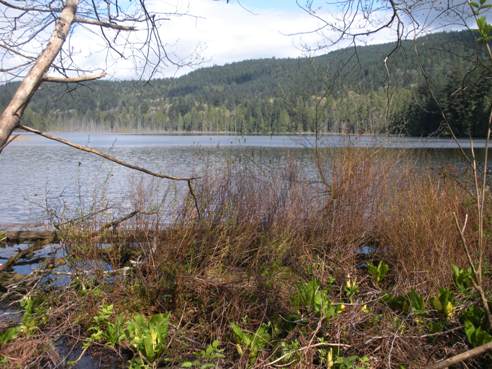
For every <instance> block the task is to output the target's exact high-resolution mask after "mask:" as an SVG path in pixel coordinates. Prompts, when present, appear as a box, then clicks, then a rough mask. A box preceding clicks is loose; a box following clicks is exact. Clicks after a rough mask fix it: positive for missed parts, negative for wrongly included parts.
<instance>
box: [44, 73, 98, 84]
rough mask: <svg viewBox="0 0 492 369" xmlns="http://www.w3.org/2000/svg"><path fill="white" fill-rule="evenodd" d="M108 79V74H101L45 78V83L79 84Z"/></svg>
mask: <svg viewBox="0 0 492 369" xmlns="http://www.w3.org/2000/svg"><path fill="white" fill-rule="evenodd" d="M104 77H106V72H99V73H93V74H86V75H82V76H76V77H57V76H44V77H43V81H44V82H55V83H78V82H86V81H94V80H96V79H101V78H104Z"/></svg>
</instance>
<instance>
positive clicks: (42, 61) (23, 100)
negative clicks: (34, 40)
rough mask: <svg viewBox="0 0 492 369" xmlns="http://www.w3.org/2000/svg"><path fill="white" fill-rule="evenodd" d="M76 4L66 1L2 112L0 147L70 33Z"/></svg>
mask: <svg viewBox="0 0 492 369" xmlns="http://www.w3.org/2000/svg"><path fill="white" fill-rule="evenodd" d="M0 3H2V4H4V5H7V6H8V4H5V2H4V1H3V0H0ZM78 4H79V0H67V1H66V2H65V6H64V7H63V10H62V12H61V13H60V16H59V18H58V20H57V21H56V25H55V29H54V30H53V32H52V34H51V37H50V39H49V42H48V44H47V46H46V48H45V49H44V50H43V51H42V53H41V55H40V56H39V57H38V59H37V60H36V62H35V63H34V66H33V67H32V68H31V70H30V71H29V73H28V74H27V76H26V77H25V78H24V79H23V80H22V82H21V84H20V86H19V87H18V88H17V91H16V92H15V94H14V96H13V97H12V99H11V100H10V102H9V104H8V105H7V107H6V108H5V110H4V111H3V112H2V115H1V116H0V147H1V146H3V145H5V143H6V142H7V140H8V139H9V137H10V135H11V134H12V131H13V130H14V129H15V128H16V127H17V125H18V124H19V121H20V118H21V116H22V113H23V112H24V109H25V108H26V106H27V104H28V103H29V101H30V100H31V97H32V96H33V95H34V93H35V92H36V90H37V88H38V87H39V85H40V84H41V82H42V81H43V76H44V75H45V74H46V72H47V71H48V69H49V68H50V66H51V64H52V63H53V61H54V60H55V58H56V56H57V55H58V53H59V52H60V50H61V48H62V46H63V43H64V42H65V39H66V38H67V35H68V34H69V32H70V27H71V25H72V22H73V20H74V18H75V13H76V12H77V6H78Z"/></svg>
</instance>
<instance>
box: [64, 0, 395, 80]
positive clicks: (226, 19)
mask: <svg viewBox="0 0 492 369" xmlns="http://www.w3.org/2000/svg"><path fill="white" fill-rule="evenodd" d="M149 8H150V9H151V10H152V11H155V12H160V13H172V12H176V13H179V14H181V15H175V16H171V17H170V20H169V21H166V22H164V23H162V26H161V29H160V31H161V34H162V36H163V39H164V40H165V42H166V44H167V45H168V48H167V50H168V52H169V53H170V55H171V57H172V58H174V59H177V60H181V59H184V60H187V59H189V58H191V59H192V58H193V55H192V54H193V53H194V52H196V53H195V54H196V55H194V56H199V57H200V58H201V59H202V62H201V63H200V64H198V65H194V66H193V68H182V69H180V70H179V71H178V72H177V73H178V74H183V73H186V72H188V71H190V70H192V69H194V68H196V67H203V66H209V65H222V64H226V63H231V62H235V61H241V60H245V59H256V58H270V57H277V58H285V57H300V56H306V55H308V54H312V51H311V50H309V48H307V47H306V46H314V47H315V46H316V45H323V46H325V45H326V43H327V40H330V39H332V40H334V39H336V37H337V35H338V33H337V31H333V30H331V31H325V32H323V33H322V34H321V33H311V32H310V31H312V30H315V29H316V28H318V27H319V26H320V25H321V22H320V21H318V20H316V19H315V18H314V17H312V16H310V15H308V14H306V13H305V12H303V11H302V10H301V9H298V10H277V9H262V10H257V11H255V12H252V11H248V10H247V9H244V8H242V7H241V6H239V5H238V4H237V3H236V4H234V3H232V4H226V3H225V1H214V0H189V1H182V0H181V1H180V0H174V1H160V0H154V1H152V2H151V3H150V4H149ZM321 15H322V16H323V18H325V19H331V20H333V21H334V20H336V14H335V15H334V14H333V13H331V14H328V13H323V14H321ZM377 16H378V17H384V16H386V14H383V13H379V14H377ZM375 19H376V15H374V16H373V20H375ZM361 21H362V20H361ZM141 37H142V35H131V36H130V38H131V39H132V40H133V41H135V40H136V39H139V38H141ZM394 39H395V35H394V31H392V30H384V31H383V32H380V33H378V34H377V35H375V36H373V37H371V38H366V39H361V40H360V41H361V43H378V42H388V41H391V40H394ZM72 44H73V45H75V46H74V47H75V49H76V50H77V51H78V52H79V53H80V54H79V59H78V60H81V65H83V66H85V67H86V68H88V69H89V68H90V67H94V66H101V67H103V68H104V69H107V70H108V73H109V76H110V77H111V78H117V79H128V78H137V77H138V75H139V74H138V73H139V70H137V69H136V68H135V63H134V62H135V61H134V60H133V59H131V58H130V59H126V60H124V59H121V58H118V57H117V55H116V54H115V53H114V52H112V51H111V50H109V55H110V56H109V57H107V55H108V50H107V47H106V44H105V42H104V40H102V39H101V38H100V37H96V36H94V35H90V34H89V33H88V32H79V33H78V34H76V35H75V36H74V40H73V42H72ZM344 45H347V44H346V43H343V42H342V43H339V44H337V45H336V46H335V47H342V46H344ZM315 48H316V47H315ZM89 50H90V52H89ZM128 51H129V50H128ZM327 51H329V49H327V48H325V47H324V48H323V49H322V50H320V51H318V52H317V53H325V52H327ZM315 53H316V52H315ZM137 63H138V60H137ZM175 73H176V68H175V67H173V66H169V67H167V68H165V69H164V71H163V72H162V74H161V75H160V76H170V75H174V74H175Z"/></svg>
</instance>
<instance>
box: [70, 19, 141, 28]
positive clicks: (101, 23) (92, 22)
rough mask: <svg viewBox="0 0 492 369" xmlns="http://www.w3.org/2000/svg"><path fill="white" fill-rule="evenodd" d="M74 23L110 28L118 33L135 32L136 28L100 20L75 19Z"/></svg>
mask: <svg viewBox="0 0 492 369" xmlns="http://www.w3.org/2000/svg"><path fill="white" fill-rule="evenodd" d="M74 22H76V23H83V24H90V25H93V26H99V27H104V28H112V29H115V30H118V31H136V30H137V28H136V27H134V26H125V25H122V24H118V23H112V22H109V21H102V20H97V19H90V18H80V17H76V18H75V21H74Z"/></svg>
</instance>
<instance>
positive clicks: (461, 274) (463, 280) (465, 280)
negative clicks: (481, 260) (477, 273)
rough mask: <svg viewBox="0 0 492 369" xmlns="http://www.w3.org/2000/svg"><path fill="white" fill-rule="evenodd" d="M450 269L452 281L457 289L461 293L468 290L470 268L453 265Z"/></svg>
mask: <svg viewBox="0 0 492 369" xmlns="http://www.w3.org/2000/svg"><path fill="white" fill-rule="evenodd" d="M451 270H452V272H453V282H454V285H455V286H456V288H457V289H458V291H459V292H461V293H467V292H469V290H470V287H471V286H472V281H473V272H472V268H471V267H468V268H466V269H465V268H460V267H458V266H456V265H453V266H452V267H451Z"/></svg>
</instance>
